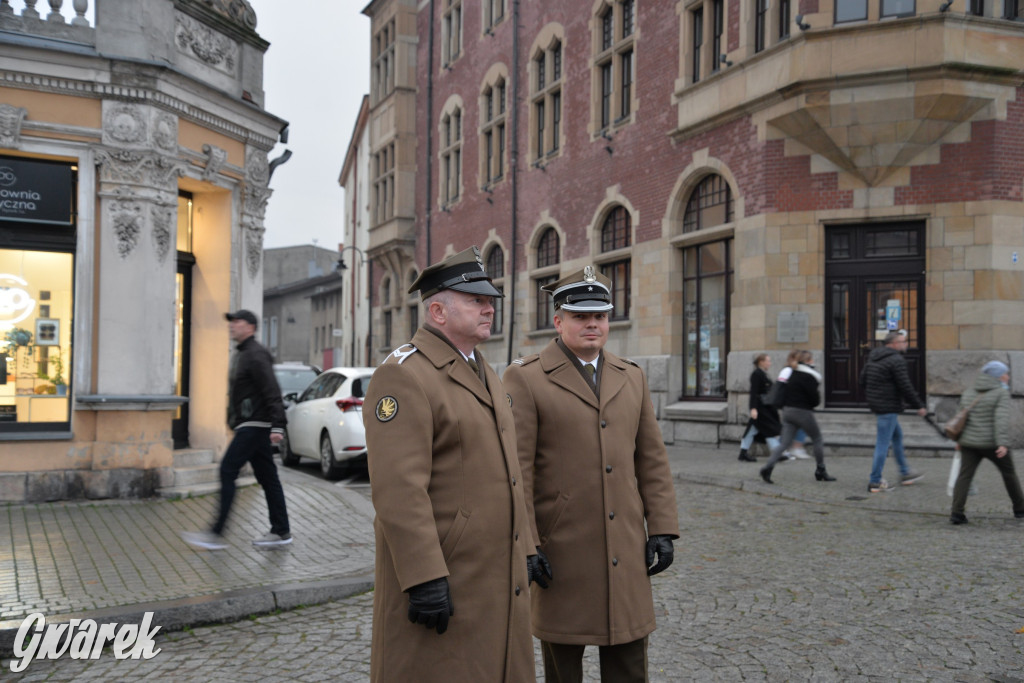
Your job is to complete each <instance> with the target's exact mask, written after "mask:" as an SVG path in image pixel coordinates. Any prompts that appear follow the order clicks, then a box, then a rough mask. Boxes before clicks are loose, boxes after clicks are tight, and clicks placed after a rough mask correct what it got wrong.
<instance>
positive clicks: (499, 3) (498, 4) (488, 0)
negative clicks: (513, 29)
mask: <svg viewBox="0 0 1024 683" xmlns="http://www.w3.org/2000/svg"><path fill="white" fill-rule="evenodd" d="M482 4H483V8H484V21H483V25H484V33H491V32H492V31H493V30H494V27H495V26H497V25H498V24H499V23H501V20H502V19H504V18H505V0H483V3H482Z"/></svg>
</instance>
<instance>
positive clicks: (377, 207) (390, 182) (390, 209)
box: [372, 140, 395, 225]
mask: <svg viewBox="0 0 1024 683" xmlns="http://www.w3.org/2000/svg"><path fill="white" fill-rule="evenodd" d="M372 158H373V204H372V209H373V216H372V217H373V225H380V224H381V223H383V222H385V221H387V220H389V219H391V218H393V217H394V215H395V141H394V140H391V141H390V142H386V143H384V144H383V145H382V146H381V147H380V148H379V149H378V150H377V151H376V152H374V153H373V157H372Z"/></svg>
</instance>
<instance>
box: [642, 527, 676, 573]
mask: <svg viewBox="0 0 1024 683" xmlns="http://www.w3.org/2000/svg"><path fill="white" fill-rule="evenodd" d="M672 552H673V551H672V537H671V536H666V535H657V536H651V537H650V538H648V539H647V576H654V575H655V574H657V573H658V572H663V571H665V570H666V569H668V567H669V565H670V564H672ZM655 553H657V555H658V564H654V555H655Z"/></svg>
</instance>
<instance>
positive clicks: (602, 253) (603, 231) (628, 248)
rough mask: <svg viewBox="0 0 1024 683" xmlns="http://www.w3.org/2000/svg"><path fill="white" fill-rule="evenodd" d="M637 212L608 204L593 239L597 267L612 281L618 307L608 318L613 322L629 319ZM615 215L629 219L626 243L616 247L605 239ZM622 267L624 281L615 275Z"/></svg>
mask: <svg viewBox="0 0 1024 683" xmlns="http://www.w3.org/2000/svg"><path fill="white" fill-rule="evenodd" d="M634 213H635V212H634V211H632V210H631V209H630V207H628V206H626V205H625V204H623V203H619V202H616V203H614V204H611V205H609V206H608V207H607V208H606V209H605V210H604V211H603V212H602V215H601V218H600V219H599V220H598V221H596V222H595V228H594V238H595V241H596V243H597V249H596V250H595V251H594V252H593V253H594V254H595V256H594V264H595V265H597V266H598V268H599V269H600V271H601V273H603V274H604V275H605V276H607V277H608V278H609V279H611V280H612V288H611V289H612V291H611V295H612V303H614V304H615V308H614V309H612V311H611V312H610V313H609V315H608V319H609V320H610V321H612V322H616V321H621V320H629V312H630V296H631V293H632V289H633V288H632V277H633V268H632V264H633V244H634V236H635V230H636V221H635V220H633V214H634ZM616 214H619V215H621V217H623V218H624V219H625V220H626V234H625V244H622V245H616V244H615V243H614V242H613V243H612V244H611V245H608V243H607V240H606V239H605V238H606V237H607V231H608V229H609V227H610V226H609V221H611V220H614V216H615V215H616ZM619 268H624V269H625V278H624V280H625V281H624V282H619V278H618V277H617V276H616V270H618V269H619ZM623 289H624V291H623ZM620 298H621V299H622V301H621V302H620V301H619V299H620Z"/></svg>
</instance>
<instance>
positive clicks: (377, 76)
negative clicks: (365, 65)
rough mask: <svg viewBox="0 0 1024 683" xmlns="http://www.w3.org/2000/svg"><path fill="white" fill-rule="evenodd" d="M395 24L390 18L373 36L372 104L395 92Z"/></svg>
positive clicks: (393, 19)
mask: <svg viewBox="0 0 1024 683" xmlns="http://www.w3.org/2000/svg"><path fill="white" fill-rule="evenodd" d="M395 31H396V22H395V18H394V17H392V18H391V19H389V20H388V21H386V22H384V25H383V26H382V27H381V29H380V30H379V31H377V33H375V34H374V36H373V79H372V80H373V84H372V85H373V103H374V104H377V103H379V102H380V101H382V100H383V99H385V98H386V97H387V96H388V95H390V94H391V93H392V92H394V90H395V43H396V42H397V41H396V36H395Z"/></svg>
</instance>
